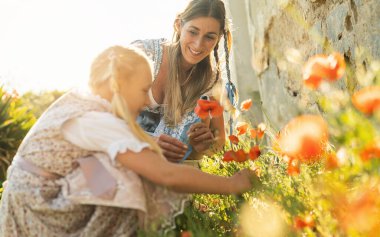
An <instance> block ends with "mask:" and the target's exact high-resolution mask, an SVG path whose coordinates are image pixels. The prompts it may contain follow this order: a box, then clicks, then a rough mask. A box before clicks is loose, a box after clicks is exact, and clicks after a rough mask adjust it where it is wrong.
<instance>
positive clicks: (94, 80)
mask: <svg viewBox="0 0 380 237" xmlns="http://www.w3.org/2000/svg"><path fill="white" fill-rule="evenodd" d="M141 65H146V67H141ZM142 68H144V69H145V68H148V69H150V71H152V65H151V63H150V60H149V59H148V58H147V57H146V56H145V54H144V53H142V52H141V51H140V50H139V49H137V48H133V47H131V46H129V47H128V48H125V47H121V46H113V47H110V48H108V49H106V50H105V51H104V52H103V53H101V54H100V55H99V56H98V57H97V58H96V59H95V60H94V62H93V63H92V66H91V74H90V81H89V86H90V88H91V90H92V91H93V92H94V93H96V92H97V91H99V89H100V88H101V87H103V86H106V87H109V88H110V89H111V92H112V100H111V106H112V113H113V114H115V115H116V116H117V117H119V118H122V119H123V120H125V121H126V122H127V124H128V126H129V128H130V129H131V131H132V133H133V134H134V135H135V136H136V137H137V138H138V139H139V140H140V141H144V142H147V143H149V145H150V148H151V149H152V150H154V151H155V152H157V153H159V154H162V152H161V149H160V147H159V146H158V145H157V143H155V142H154V141H153V139H152V138H151V137H150V136H149V135H147V134H146V133H145V132H144V130H143V129H142V128H141V127H140V126H139V125H138V124H137V122H136V120H135V119H134V118H133V117H132V115H131V113H130V112H129V109H128V106H127V103H126V101H125V100H124V98H123V97H122V95H121V94H120V83H119V82H120V80H128V79H129V78H130V77H131V76H132V75H133V74H134V73H136V71H137V70H138V69H140V70H141V69H142Z"/></svg>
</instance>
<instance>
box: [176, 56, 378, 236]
mask: <svg viewBox="0 0 380 237" xmlns="http://www.w3.org/2000/svg"><path fill="white" fill-rule="evenodd" d="M300 70H302V75H303V76H302V77H303V78H302V79H303V82H304V85H305V86H306V87H307V88H309V90H310V93H313V94H314V95H315V98H318V99H317V104H318V107H319V110H320V113H319V114H304V115H300V116H298V117H295V118H293V119H292V120H291V121H289V123H288V124H287V125H285V126H284V127H283V128H282V129H280V130H279V131H276V130H274V129H273V128H272V126H271V124H270V123H269V122H267V123H266V124H259V125H254V124H255V121H251V118H252V116H250V114H249V110H250V108H251V106H255V103H254V102H252V100H246V101H243V102H242V103H241V106H240V117H239V118H238V122H237V123H236V127H235V131H234V134H230V135H229V137H228V138H229V142H228V143H227V145H226V147H225V150H224V151H223V152H220V153H218V154H215V155H214V156H212V157H205V158H204V159H203V160H202V162H201V169H202V170H203V171H205V172H208V173H213V174H218V175H224V176H230V175H232V174H233V173H235V172H236V171H238V170H240V169H242V168H246V167H250V168H253V169H255V170H256V173H257V175H258V176H259V177H260V180H261V184H256V185H255V186H254V188H253V189H252V190H251V191H250V192H247V193H244V194H243V195H241V196H232V195H231V196H221V195H194V198H193V201H192V204H191V206H190V207H189V208H188V210H187V212H186V213H185V215H183V216H181V217H180V218H178V227H177V228H178V232H180V233H183V236H378V233H380V195H379V194H380V125H379V124H380V123H379V122H380V63H379V62H377V61H374V62H372V64H371V66H370V67H369V69H368V70H367V71H365V72H363V71H361V73H359V72H356V73H355V74H349V72H350V71H351V72H352V71H353V70H350V67H349V66H346V64H345V62H344V59H343V57H342V56H341V55H340V54H339V53H337V52H334V53H332V54H329V55H316V56H313V57H311V58H310V59H309V60H308V61H307V62H306V63H305V65H304V67H303V68H302V69H300ZM353 76H356V77H358V78H357V81H358V82H359V85H358V88H357V90H356V91H355V92H352V93H350V92H348V91H345V90H342V89H337V88H336V87H338V86H337V83H339V82H336V81H339V80H341V78H343V77H353ZM267 121H268V120H267ZM264 134H265V135H264ZM265 140H266V141H267V142H265ZM210 233H211V234H210Z"/></svg>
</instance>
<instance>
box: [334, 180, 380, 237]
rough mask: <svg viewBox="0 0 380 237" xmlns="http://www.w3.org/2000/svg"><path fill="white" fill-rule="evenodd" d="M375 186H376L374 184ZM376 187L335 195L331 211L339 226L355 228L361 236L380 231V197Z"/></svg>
mask: <svg viewBox="0 0 380 237" xmlns="http://www.w3.org/2000/svg"><path fill="white" fill-rule="evenodd" d="M375 187H376V186H375ZM379 194H380V192H379V189H378V188H368V187H364V188H362V189H361V190H358V192H357V193H349V194H344V195H339V196H337V197H335V198H334V199H333V200H334V203H333V204H335V205H333V213H334V216H335V217H336V219H337V220H338V223H339V225H340V227H341V228H342V229H343V230H345V231H346V232H349V231H350V230H355V231H358V232H360V233H361V234H362V235H361V236H378V234H379V231H380V211H379V210H380V198H379Z"/></svg>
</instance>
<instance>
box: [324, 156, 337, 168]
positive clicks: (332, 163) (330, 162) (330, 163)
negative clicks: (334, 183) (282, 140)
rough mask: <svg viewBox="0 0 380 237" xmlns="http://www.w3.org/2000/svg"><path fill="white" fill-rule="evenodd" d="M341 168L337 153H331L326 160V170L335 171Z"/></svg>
mask: <svg viewBox="0 0 380 237" xmlns="http://www.w3.org/2000/svg"><path fill="white" fill-rule="evenodd" d="M338 167H339V161H338V157H337V156H336V154H335V153H330V154H328V156H327V159H326V169H328V170H333V169H336V168H338Z"/></svg>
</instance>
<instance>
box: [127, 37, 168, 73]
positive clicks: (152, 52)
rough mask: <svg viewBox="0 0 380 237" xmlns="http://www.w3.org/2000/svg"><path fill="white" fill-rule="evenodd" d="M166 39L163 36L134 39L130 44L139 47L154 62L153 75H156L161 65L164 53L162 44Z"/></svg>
mask: <svg viewBox="0 0 380 237" xmlns="http://www.w3.org/2000/svg"><path fill="white" fill-rule="evenodd" d="M167 42H168V41H167V39H165V38H160V39H144V40H135V41H133V42H132V43H131V45H133V46H135V47H137V48H140V49H141V50H143V51H144V53H145V54H146V55H147V56H148V57H149V58H150V59H151V60H152V61H153V62H154V76H155V77H156V76H157V74H158V71H159V69H160V66H161V62H162V56H163V53H164V44H166V43H167Z"/></svg>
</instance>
